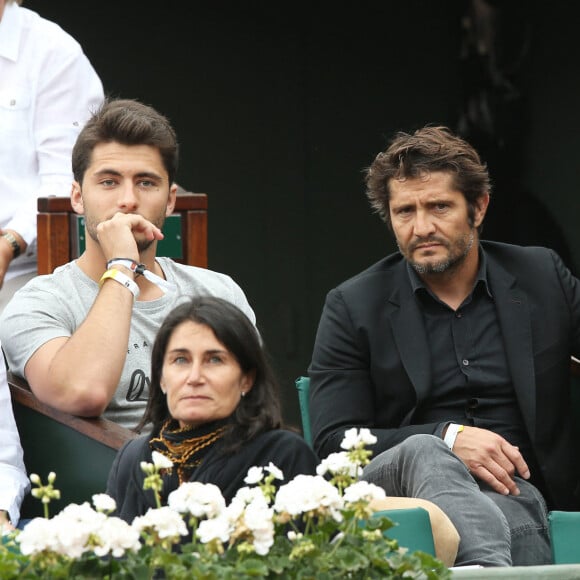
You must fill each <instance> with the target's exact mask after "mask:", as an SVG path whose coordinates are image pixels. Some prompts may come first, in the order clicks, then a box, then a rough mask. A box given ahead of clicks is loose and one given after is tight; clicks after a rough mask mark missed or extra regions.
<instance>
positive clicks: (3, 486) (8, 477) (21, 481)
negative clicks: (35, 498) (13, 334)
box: [0, 346, 30, 534]
mask: <svg viewBox="0 0 580 580" xmlns="http://www.w3.org/2000/svg"><path fill="white" fill-rule="evenodd" d="M0 349H1V346H0ZM0 355H1V353H0ZM0 358H1V359H2V360H1V361H0V441H1V442H2V444H1V445H0V534H1V533H2V532H6V531H10V530H13V529H14V527H15V526H16V525H17V524H18V520H19V519H20V506H21V504H22V500H23V499H24V496H25V495H26V493H27V492H28V490H29V489H30V482H29V481H28V477H27V475H26V469H25V467H24V459H23V452H22V446H21V445H20V437H19V435H18V429H17V428H16V422H15V420H14V413H13V411H12V401H11V400H10V390H9V389H8V382H7V381H6V367H5V365H4V358H3V357H1V356H0Z"/></svg>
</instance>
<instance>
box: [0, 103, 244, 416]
mask: <svg viewBox="0 0 580 580" xmlns="http://www.w3.org/2000/svg"><path fill="white" fill-rule="evenodd" d="M177 161H178V151H177V140H176V136H175V132H174V131H173V129H172V127H171V125H170V124H169V122H168V121H167V119H165V117H163V116H162V115H160V114H159V113H158V112H157V111H155V110H154V109H152V108H151V107H148V106H146V105H143V104H141V103H139V102H137V101H133V100H110V101H107V102H106V103H104V105H103V106H102V107H101V108H100V109H99V110H98V111H96V112H95V113H94V114H93V115H92V117H91V119H90V120H89V121H88V122H87V123H86V125H85V126H84V128H83V130H82V131H81V133H80V134H79V137H78V139H77V142H76V144H75V147H74V149H73V155H72V165H73V173H74V179H75V180H74V182H73V187H72V193H71V203H72V207H73V209H74V210H75V211H76V212H77V213H79V214H82V215H84V216H85V229H86V249H85V251H84V253H83V254H82V255H81V256H80V257H79V258H78V260H76V261H74V262H70V263H68V264H66V265H64V266H62V267H60V268H57V270H55V272H54V273H53V274H50V275H48V276H39V277H37V278H35V279H33V280H32V281H30V282H29V283H28V284H27V285H26V286H25V287H24V288H22V289H21V290H20V291H19V292H17V293H16V294H15V296H14V297H13V299H12V300H11V302H10V303H9V304H8V306H7V307H6V309H5V310H4V313H3V315H2V318H1V319H0V340H1V341H2V344H3V347H4V350H5V354H6V358H7V360H8V364H9V367H10V369H11V370H12V371H13V372H15V373H16V374H19V375H22V376H24V377H25V378H26V379H27V381H28V383H29V384H30V387H31V389H32V390H33V392H34V393H35V395H36V396H37V397H38V398H39V399H40V400H41V401H43V402H45V403H47V404H49V405H51V406H53V407H56V408H58V409H61V410H63V411H66V412H68V413H72V414H75V415H80V416H87V417H92V416H98V415H101V414H104V416H105V417H107V418H110V419H112V420H114V421H116V422H118V423H120V424H121V425H123V426H125V427H129V428H132V427H134V426H135V425H136V424H137V423H138V422H139V420H140V418H141V416H142V414H143V411H144V409H145V405H146V401H147V393H148V384H149V360H150V349H151V347H152V345H153V341H154V338H155V334H156V332H157V328H158V327H159V325H160V324H161V322H162V320H163V319H164V318H165V316H166V315H167V314H168V313H169V312H170V310H172V308H173V307H174V306H175V305H176V304H177V303H179V302H180V301H181V300H184V299H186V298H187V297H188V296H192V295H200V294H211V295H215V296H220V297H222V298H225V299H227V300H229V301H230V302H232V303H233V304H235V305H236V306H238V307H239V308H240V309H241V310H242V311H243V312H244V313H245V314H246V315H247V316H248V318H249V319H250V320H251V321H252V322H253V323H254V324H255V316H254V313H253V311H252V309H251V307H250V306H249V304H248V301H247V299H246V297H245V295H244V293H243V291H242V290H241V289H240V287H239V286H238V285H237V284H236V283H235V282H234V281H233V280H232V279H231V278H230V277H229V276H226V275H224V274H220V273H217V272H212V271H209V270H204V269H201V268H195V267H192V266H182V265H180V264H176V263H174V262H173V261H172V260H170V259H168V258H156V257H155V254H156V249H157V242H158V240H160V239H161V238H162V237H163V234H162V233H161V229H162V227H163V223H164V221H165V218H166V216H168V215H170V214H171V213H172V212H173V207H174V204H175V196H176V190H177V186H176V185H175V183H174V179H175V174H176V170H177Z"/></svg>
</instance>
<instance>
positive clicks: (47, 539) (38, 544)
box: [16, 518, 57, 556]
mask: <svg viewBox="0 0 580 580" xmlns="http://www.w3.org/2000/svg"><path fill="white" fill-rule="evenodd" d="M16 541H17V542H18V543H19V544H20V551H21V552H22V553H23V554H24V555H25V556H31V555H34V554H39V553H41V552H44V551H51V552H56V548H57V542H56V537H55V535H54V532H53V525H52V522H51V520H47V519H45V518H34V519H33V520H30V522H28V524H27V525H26V527H25V528H24V529H23V530H22V531H21V532H20V533H19V534H18V535H17V536H16Z"/></svg>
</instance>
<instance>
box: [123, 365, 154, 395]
mask: <svg viewBox="0 0 580 580" xmlns="http://www.w3.org/2000/svg"><path fill="white" fill-rule="evenodd" d="M150 384H151V381H150V380H149V377H148V376H147V375H146V374H145V373H144V372H143V371H142V370H139V369H137V370H136V371H134V372H133V374H132V375H131V381H130V382H129V390H128V391H127V401H146V400H147V392H148V391H149V385H150Z"/></svg>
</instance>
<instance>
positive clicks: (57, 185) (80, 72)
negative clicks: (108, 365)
mask: <svg viewBox="0 0 580 580" xmlns="http://www.w3.org/2000/svg"><path fill="white" fill-rule="evenodd" d="M19 4H21V0H16V1H15V0H0V287H1V289H0V311H2V310H3V308H4V306H5V304H6V303H7V302H8V300H10V298H11V296H12V294H13V293H14V292H15V291H16V290H17V289H18V288H20V287H21V286H22V285H24V284H25V283H26V282H27V281H28V280H29V279H30V278H32V277H33V276H35V275H36V270H37V266H36V213H37V207H36V204H37V198H38V197H45V196H49V195H69V194H70V184H71V181H72V169H71V151H72V148H73V145H74V143H75V139H76V137H77V135H78V134H79V132H80V130H81V128H82V126H83V125H84V123H85V122H86V120H87V119H88V118H89V116H90V114H91V112H92V111H93V110H95V109H96V108H98V106H99V105H100V104H101V103H102V102H103V100H104V94H103V85H102V82H101V80H100V78H99V76H98V75H97V73H96V72H95V70H94V68H93V66H92V65H91V63H90V62H89V60H88V59H87V57H86V56H85V54H84V53H83V50H82V48H81V46H80V44H79V43H78V42H77V41H76V40H75V39H74V38H73V37H72V36H70V35H69V34H68V33H67V32H65V31H64V30H63V29H62V28H61V27H60V26H58V25H57V24H55V23H54V22H51V21H49V20H46V19H44V18H42V17H41V16H39V15H38V14H37V13H36V12H34V11H32V10H29V9H27V8H23V7H21V6H20V5H19Z"/></svg>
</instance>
